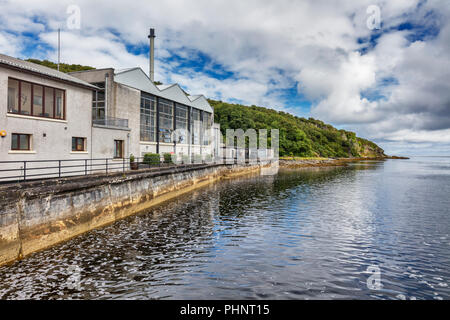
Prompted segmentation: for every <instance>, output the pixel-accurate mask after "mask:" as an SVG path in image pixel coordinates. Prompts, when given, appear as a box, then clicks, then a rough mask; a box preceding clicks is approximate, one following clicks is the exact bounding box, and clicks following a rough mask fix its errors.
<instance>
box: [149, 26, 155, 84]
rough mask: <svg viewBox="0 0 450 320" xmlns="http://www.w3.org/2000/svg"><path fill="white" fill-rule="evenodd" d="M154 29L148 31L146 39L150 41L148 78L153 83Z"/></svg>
mask: <svg viewBox="0 0 450 320" xmlns="http://www.w3.org/2000/svg"><path fill="white" fill-rule="evenodd" d="M155 37H156V36H155V29H153V28H151V29H150V34H149V35H148V38H149V39H150V70H149V76H150V80H152V82H155Z"/></svg>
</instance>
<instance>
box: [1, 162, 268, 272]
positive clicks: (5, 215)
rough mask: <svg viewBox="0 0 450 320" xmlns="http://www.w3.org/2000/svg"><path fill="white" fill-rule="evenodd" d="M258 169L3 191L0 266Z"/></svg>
mask: <svg viewBox="0 0 450 320" xmlns="http://www.w3.org/2000/svg"><path fill="white" fill-rule="evenodd" d="M260 170H261V166H260V165H195V166H189V167H183V168H167V169H162V170H145V171H136V172H128V173H127V174H125V175H124V174H120V173H116V174H111V175H109V176H104V175H103V176H101V175H98V176H86V177H77V178H67V179H59V180H44V181H40V182H28V183H24V184H20V185H19V184H15V185H4V186H0V265H2V264H6V263H9V262H12V261H15V260H17V259H21V258H23V257H25V256H27V255H29V254H30V253H33V252H36V251H38V250H41V249H45V248H48V247H50V246H52V245H54V244H57V243H59V242H62V241H65V240H68V239H70V238H73V237H75V236H77V235H80V234H82V233H85V232H87V231H89V230H92V229H95V228H99V227H101V226H105V225H107V224H110V223H112V222H114V221H117V220H120V219H123V218H125V217H127V216H130V215H133V214H135V213H138V212H140V211H142V210H145V209H147V208H149V207H152V206H154V205H157V204H159V203H161V202H163V201H166V200H169V199H171V198H174V197H176V196H178V195H180V194H183V193H186V192H189V191H191V190H193V189H196V188H199V187H202V186H205V185H207V184H209V183H212V182H214V181H217V180H220V179H226V178H230V177H233V176H238V175H243V174H249V173H257V172H259V171H260Z"/></svg>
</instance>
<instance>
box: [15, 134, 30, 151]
mask: <svg viewBox="0 0 450 320" xmlns="http://www.w3.org/2000/svg"><path fill="white" fill-rule="evenodd" d="M30 140H31V135H30V134H21V133H13V134H12V135H11V150H21V151H29V150H31V143H30Z"/></svg>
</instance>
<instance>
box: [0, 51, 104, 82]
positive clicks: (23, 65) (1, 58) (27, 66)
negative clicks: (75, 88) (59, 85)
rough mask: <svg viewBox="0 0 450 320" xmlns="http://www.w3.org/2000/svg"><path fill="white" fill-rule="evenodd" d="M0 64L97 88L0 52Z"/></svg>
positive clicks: (62, 73) (64, 74)
mask: <svg viewBox="0 0 450 320" xmlns="http://www.w3.org/2000/svg"><path fill="white" fill-rule="evenodd" d="M0 64H5V65H9V66H11V67H15V68H19V69H23V70H26V71H31V72H36V73H40V74H42V75H45V76H48V77H52V78H55V79H58V80H63V81H69V82H73V83H76V84H78V85H82V86H84V87H89V88H91V89H98V88H97V87H96V86H94V85H92V84H90V83H88V82H86V81H83V80H80V79H78V78H75V77H72V76H70V75H68V74H66V73H64V72H60V71H58V70H55V69H52V68H48V67H45V66H42V65H40V64H36V63H32V62H28V61H24V60H21V59H16V58H13V57H10V56H7V55H4V54H1V53H0Z"/></svg>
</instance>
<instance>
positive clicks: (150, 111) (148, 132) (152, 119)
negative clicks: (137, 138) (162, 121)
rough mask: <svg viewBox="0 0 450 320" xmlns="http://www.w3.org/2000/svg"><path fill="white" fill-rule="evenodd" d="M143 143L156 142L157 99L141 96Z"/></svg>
mask: <svg viewBox="0 0 450 320" xmlns="http://www.w3.org/2000/svg"><path fill="white" fill-rule="evenodd" d="M141 141H150V142H155V141H156V98H155V97H153V96H150V95H147V94H144V93H142V95H141Z"/></svg>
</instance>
